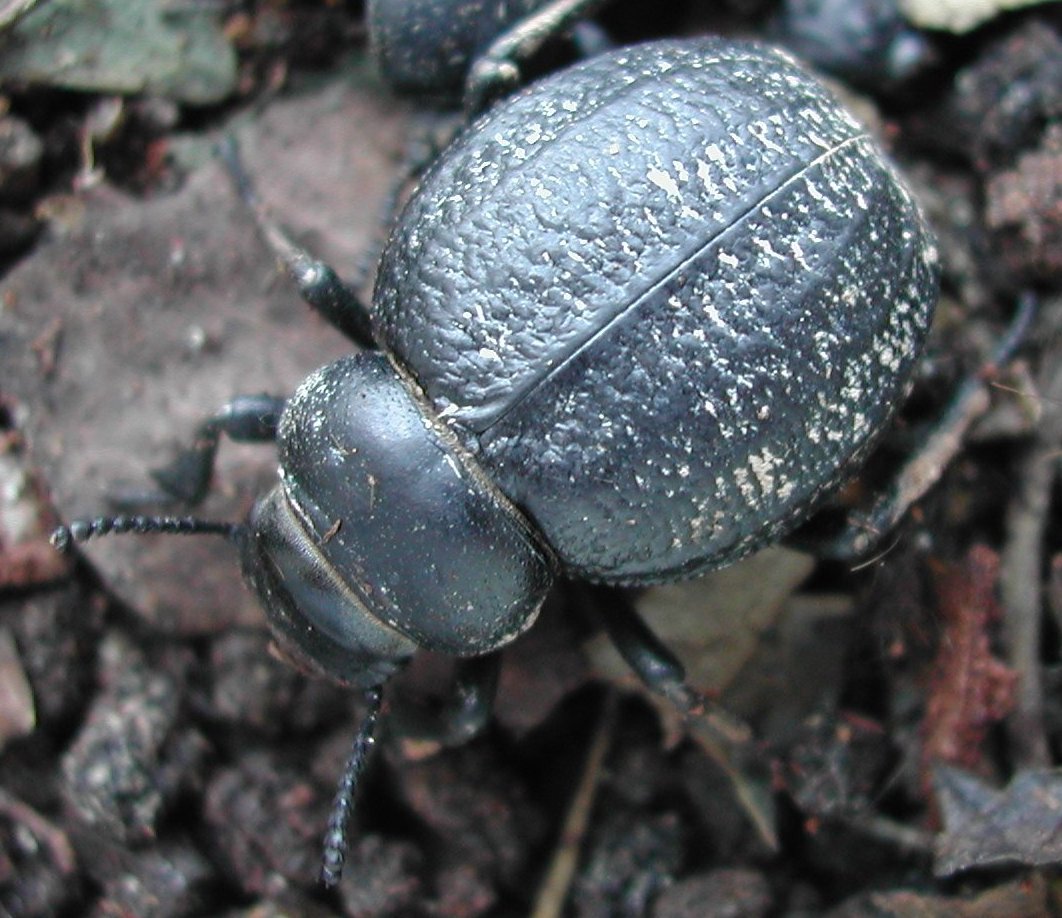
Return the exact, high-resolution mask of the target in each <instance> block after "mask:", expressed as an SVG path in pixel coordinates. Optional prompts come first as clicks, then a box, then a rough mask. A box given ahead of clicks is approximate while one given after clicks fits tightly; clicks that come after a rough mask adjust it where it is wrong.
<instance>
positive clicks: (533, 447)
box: [55, 39, 937, 882]
mask: <svg viewBox="0 0 1062 918" xmlns="http://www.w3.org/2000/svg"><path fill="white" fill-rule="evenodd" d="M236 171H237V177H238V178H240V179H241V180H242V181H243V182H244V187H243V192H244V194H245V196H246V197H248V198H249V199H250V200H252V202H253V192H252V191H251V190H250V189H249V186H247V185H246V180H245V177H243V176H240V175H239V173H238V170H236ZM267 230H268V227H267ZM267 236H269V238H270V239H271V241H272V242H273V244H274V246H275V247H276V248H277V249H278V250H280V251H281V252H282V253H283V254H285V256H286V259H287V261H288V262H289V266H290V267H291V268H292V271H293V273H294V274H295V276H296V279H297V280H298V281H299V284H300V286H301V287H302V291H303V293H304V295H305V296H306V298H307V299H308V300H309V301H310V302H311V305H314V306H315V307H316V308H318V309H319V310H321V311H322V312H323V313H324V314H325V315H326V316H328V317H329V318H330V319H331V320H332V321H334V322H335V323H336V324H338V325H339V326H340V327H342V328H343V329H344V330H345V331H347V332H348V333H349V334H350V336H351V337H352V338H353V339H354V340H355V341H357V342H359V343H360V344H362V345H364V346H366V347H367V348H369V349H370V350H369V351H368V352H362V353H357V354H355V355H353V356H350V357H348V358H346V359H343V360H340V361H338V362H336V363H333V364H331V365H329V366H326V367H324V368H322V369H321V370H318V371H317V372H315V373H314V374H312V375H311V376H310V377H309V378H308V379H307V380H306V381H305V382H304V383H303V384H302V385H301V386H300V387H299V389H298V390H297V391H296V392H295V394H294V395H293V396H292V397H291V398H290V400H288V401H287V402H286V403H285V402H284V400H282V399H271V398H267V397H264V396H262V397H249V398H244V399H238V400H236V401H234V402H233V403H232V404H231V405H229V406H227V407H226V408H225V409H223V410H222V411H221V412H220V413H219V414H218V415H216V416H215V417H213V418H211V419H209V420H208V421H206V422H205V423H204V424H203V426H202V428H201V429H200V431H199V432H198V434H197V438H196V441H197V443H196V447H195V448H193V449H192V450H189V451H188V452H187V453H185V454H182V456H181V457H179V459H178V461H177V462H176V463H175V464H174V465H173V466H171V467H170V468H168V469H166V470H164V471H163V472H162V473H160V474H159V475H158V476H157V477H158V478H159V480H160V481H161V482H162V483H163V484H164V485H165V486H166V487H167V489H168V490H170V491H171V492H174V493H180V494H183V495H184V496H185V497H187V498H190V499H195V498H196V497H198V496H201V494H202V493H203V492H204V490H205V488H206V486H207V483H208V481H209V476H210V468H211V463H212V460H213V456H214V451H215V449H216V447H217V442H218V438H219V435H220V434H221V433H222V432H224V433H227V434H228V435H229V436H230V437H232V438H234V439H239V440H268V439H273V438H275V439H276V441H277V443H278V446H279V450H280V481H279V483H278V484H277V486H276V487H275V488H274V489H273V490H272V491H270V492H269V493H268V494H267V495H266V496H265V497H264V498H262V499H261V500H260V501H259V502H258V503H257V504H256V506H255V507H254V509H253V510H252V512H251V515H250V518H249V520H248V521H247V523H246V524H244V525H236V524H211V523H201V522H198V521H195V520H190V519H182V518H166V517H119V518H102V519H99V520H92V521H86V522H81V523H76V524H72V525H71V526H70V528H69V529H61V530H59V531H58V532H57V533H56V536H55V541H56V543H57V544H59V545H63V544H69V542H70V541H71V538H73V539H76V540H82V539H86V538H88V537H90V536H92V535H95V534H100V533H103V532H108V531H129V530H135V531H145V532H146V531H217V532H223V533H225V534H227V535H229V536H230V537H232V538H233V539H234V540H235V541H237V542H238V543H239V545H240V549H241V553H242V557H243V569H244V573H245V575H246V577H247V579H248V580H249V582H250V583H251V584H252V585H253V587H254V589H255V590H256V591H257V593H258V594H259V596H260V598H261V600H262V602H263V605H264V606H265V609H266V612H267V615H268V618H269V621H270V624H271V626H272V628H273V631H274V634H275V637H276V640H277V642H278V644H279V645H280V646H281V647H282V648H283V649H285V650H286V651H287V653H288V654H289V655H290V656H292V657H293V658H295V659H296V660H297V661H298V662H300V663H301V664H302V665H303V666H304V667H305V668H307V669H309V670H311V671H313V672H316V673H320V674H323V675H325V676H328V677H331V678H333V679H336V680H338V681H340V682H343V683H346V684H350V685H355V686H361V687H366V688H368V689H369V694H370V698H371V700H372V705H371V710H370V714H369V717H368V719H367V726H366V727H365V728H363V730H362V731H361V733H359V737H358V740H357V742H356V744H355V754H354V756H353V757H352V761H351V766H350V768H349V769H348V772H347V774H346V775H345V776H344V780H343V784H342V786H341V793H340V796H339V798H338V800H337V804H336V810H335V812H334V815H333V820H332V823H331V826H330V830H329V836H328V841H327V847H326V864H325V870H324V876H325V879H326V881H328V882H334V881H335V879H336V878H337V877H338V871H339V868H340V865H341V863H342V849H343V843H344V831H345V821H346V817H347V814H348V812H349V809H350V806H351V801H350V797H351V793H352V787H353V784H354V782H355V779H356V774H357V771H358V769H359V768H360V767H361V764H362V763H363V761H364V754H365V751H366V750H367V748H368V744H369V742H370V737H369V730H370V729H371V724H372V723H373V722H374V721H375V718H376V713H377V710H378V706H379V699H380V689H379V687H380V686H381V684H382V683H383V682H384V681H385V680H386V679H388V678H389V677H390V676H391V675H392V674H393V673H394V672H395V670H396V669H397V668H398V667H399V666H401V665H402V663H403V662H405V661H406V660H407V659H408V658H409V657H410V656H411V655H412V654H413V653H414V651H415V650H416V649H418V648H419V647H424V648H430V649H433V650H441V651H445V652H448V653H451V654H454V655H457V656H459V657H467V658H479V659H482V658H483V655H487V654H490V653H491V652H492V651H495V650H497V649H498V648H501V647H503V646H504V645H505V644H507V643H509V642H510V641H512V640H513V639H514V638H515V637H516V636H517V635H518V634H520V632H522V631H523V630H524V629H525V628H527V627H528V626H529V625H530V624H531V623H532V621H533V620H534V618H535V615H536V613H537V611H538V609H539V606H540V604H541V602H542V600H543V597H544V596H545V594H546V591H547V590H548V589H549V586H550V583H551V581H552V579H553V577H554V576H555V575H556V574H557V573H559V572H563V573H565V574H569V575H572V576H578V577H583V578H587V579H590V580H594V581H597V582H602V583H613V584H646V583H652V582H654V581H662V580H670V579H678V578H682V577H689V576H693V575H695V574H698V573H701V572H704V571H707V570H710V569H712V568H716V567H720V566H722V565H724V564H727V563H730V562H732V561H735V560H737V559H738V558H740V557H742V556H743V555H746V554H748V553H749V552H751V551H754V550H755V549H757V548H759V547H761V546H764V545H766V544H768V543H770V542H773V541H775V540H777V539H779V538H780V537H782V536H783V535H785V534H786V533H788V532H790V531H791V530H792V529H793V528H794V527H796V526H797V525H798V524H799V523H801V522H802V521H803V520H805V519H806V518H807V516H808V515H809V514H810V513H811V511H812V510H813V509H814V508H815V507H816V505H817V504H818V503H819V502H820V501H821V499H822V498H823V497H824V496H825V495H827V494H828V493H829V492H830V491H831V490H832V489H834V488H835V487H836V486H837V485H838V484H839V483H840V482H841V481H842V480H843V479H844V477H845V476H846V475H847V474H848V473H849V472H850V471H851V470H852V468H853V465H854V464H855V463H857V462H858V461H859V460H860V459H861V458H862V457H863V456H864V455H865V454H866V453H867V451H868V449H869V448H870V446H871V444H872V443H873V441H874V439H875V437H876V435H877V434H878V433H879V432H880V431H881V430H882V428H883V426H884V425H885V423H886V422H887V420H888V419H889V417H890V415H891V414H892V412H893V410H894V408H895V406H896V405H897V403H898V401H899V400H900V399H901V398H902V396H903V394H904V392H905V390H906V387H907V385H908V379H909V376H910V373H911V369H912V367H913V366H914V363H915V360H916V358H917V355H918V353H919V350H920V347H921V345H922V343H923V340H924V338H925V335H926V332H927V329H928V325H929V322H930V318H931V314H932V309H933V305H934V302H935V298H936V288H937V269H936V250H935V247H934V244H933V241H932V238H931V235H930V233H929V231H928V229H927V227H926V225H925V223H924V221H923V219H922V217H921V216H920V214H919V212H918V209H917V207H916V205H915V203H914V202H913V200H912V198H911V196H910V194H909V193H908V192H907V191H906V190H905V188H904V187H903V185H902V184H901V183H900V181H899V180H898V178H897V176H896V174H895V173H894V171H893V169H892V168H891V167H890V166H889V165H888V163H887V162H886V161H885V159H884V157H883V156H882V154H881V152H880V151H879V149H878V147H877V145H876V144H875V143H874V141H873V140H872V139H871V138H870V137H869V136H868V135H867V132H866V131H865V129H864V128H862V127H861V126H860V125H859V124H858V123H857V122H856V121H855V120H854V119H853V118H851V117H850V116H849V115H848V114H847V113H846V112H845V110H844V109H843V108H842V107H841V106H840V105H838V103H837V102H836V101H835V100H834V99H833V98H832V97H831V96H830V95H829V94H828V93H827V91H826V90H825V89H824V88H823V87H822V86H821V85H820V84H819V83H818V82H816V81H815V80H814V79H813V78H812V77H810V76H809V75H808V74H807V73H806V72H805V71H804V70H803V69H801V68H800V67H799V66H798V65H797V64H796V63H795V62H794V61H793V60H792V59H790V58H789V57H787V56H786V55H784V54H782V53H781V52H777V51H774V50H771V49H768V48H766V47H763V46H759V45H755V44H745V43H735V42H728V41H722V40H716V39H704V40H690V41H668V42H657V43H650V44H646V45H642V46H638V47H632V48H629V49H625V50H621V51H618V52H614V53H611V54H608V55H604V56H601V57H598V58H595V59H593V60H591V61H588V62H585V63H583V64H580V65H578V66H576V67H574V68H572V69H570V70H568V71H566V72H563V73H560V74H556V75H554V76H553V77H550V78H547V79H545V80H543V81H542V82H540V83H538V84H536V85H534V86H532V87H530V88H529V89H526V90H524V91H522V92H521V93H518V94H517V95H515V96H513V97H511V98H510V99H508V100H506V101H505V102H503V103H500V104H498V105H497V106H496V107H495V108H494V109H493V110H492V111H490V112H489V113H488V114H487V115H485V116H483V117H482V118H480V119H479V120H478V121H476V122H475V123H474V124H473V125H472V126H471V127H470V128H469V129H468V130H466V131H465V132H464V133H463V134H462V135H461V136H459V138H458V139H457V140H456V141H455V143H454V144H453V145H452V147H451V148H449V149H448V150H447V151H446V152H445V153H444V155H443V156H442V157H440V159H439V160H438V161H437V162H435V163H434V164H433V166H432V167H431V169H430V170H429V172H428V174H427V175H426V177H425V178H424V180H423V182H422V184H421V185H420V187H419V188H418V189H417V191H416V192H415V193H414V195H413V197H412V198H411V200H410V202H409V203H408V205H407V207H406V208H405V210H404V212H403V214H402V216H401V218H400V220H399V222H398V224H397V225H396V227H395V229H394V232H393V234H392V236H391V239H390V242H389V243H388V246H387V249H386V251H385V252H384V255H383V258H382V261H381V265H380V269H379V272H378V278H377V284H376V289H375V294H374V297H373V308H372V310H371V311H370V310H367V309H365V308H364V306H362V305H361V304H360V303H359V302H358V301H357V300H356V298H355V296H354V295H353V294H352V293H351V292H350V291H349V290H348V289H347V288H344V287H343V286H342V285H341V284H340V283H339V282H338V280H337V279H336V278H335V275H334V274H333V273H331V272H330V270H329V269H327V267H326V266H323V265H321V264H320V263H319V262H314V261H313V260H312V259H310V258H309V257H308V256H306V255H305V253H302V252H300V251H297V250H292V249H289V248H287V246H288V244H287V243H286V241H285V240H283V239H279V238H277V237H276V236H275V234H273V235H270V234H269V233H268V232H267ZM621 618H622V617H621ZM609 629H610V632H611V633H612V635H613V637H614V639H615V640H616V641H617V643H618V645H619V646H620V649H621V650H622V651H623V652H624V654H625V656H626V657H627V658H628V660H630V662H631V663H632V665H634V667H635V668H636V670H637V671H638V672H639V674H640V675H641V676H642V678H643V679H645V680H646V681H647V682H648V683H650V684H651V685H653V686H654V687H656V688H658V689H660V690H662V691H664V692H665V693H667V694H669V695H670V696H671V697H674V698H676V700H678V701H679V702H680V703H683V704H685V706H686V707H687V708H691V707H693V705H692V704H690V703H689V700H690V694H689V693H688V690H686V689H685V687H684V685H683V684H682V679H683V676H682V671H681V667H680V666H679V665H678V664H677V662H676V661H674V660H673V658H671V657H670V656H669V655H668V654H667V652H666V651H665V650H663V649H662V648H660V647H659V645H657V644H655V643H654V641H653V638H652V636H651V635H649V634H648V633H647V631H646V630H645V629H644V626H641V625H640V623H639V622H637V621H636V620H634V621H632V620H629V619H624V620H616V621H610V622H609ZM487 659H490V658H487ZM474 665H475V661H474ZM483 671H485V672H487V673H488V676H487V677H486V678H484V679H483V681H484V682H489V671H490V667H489V666H486V667H483ZM480 676H482V672H481V673H480ZM474 720H475V718H473V721H474Z"/></svg>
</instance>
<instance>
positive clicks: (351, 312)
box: [217, 135, 376, 350]
mask: <svg viewBox="0 0 1062 918" xmlns="http://www.w3.org/2000/svg"><path fill="white" fill-rule="evenodd" d="M217 152H218V155H219V156H220V158H221V161H222V162H223V163H224V164H225V168H226V170H227V171H228V173H229V177H230V178H231V179H232V183H233V185H234V186H235V188H236V192H237V194H239V196H240V198H241V199H242V200H243V201H244V203H245V204H246V205H247V207H248V209H249V210H250V211H251V214H252V215H253V216H254V220H255V223H256V225H257V227H258V232H259V234H260V235H261V236H262V239H263V240H264V242H265V244H266V245H267V246H268V247H269V250H270V251H271V252H272V253H273V255H274V256H275V257H276V259H277V260H278V261H279V262H280V263H281V264H282V265H283V266H284V267H285V269H287V271H288V273H289V274H290V275H291V278H292V280H294V281H295V285H296V287H297V288H298V290H299V294H300V295H301V296H302V298H303V299H304V300H305V301H306V302H307V303H308V304H309V305H310V307H311V308H313V309H314V310H316V311H317V312H318V313H319V314H320V315H321V316H322V317H323V318H324V319H325V320H327V321H328V322H329V324H331V325H333V326H334V327H335V328H337V329H338V330H339V331H340V332H342V333H343V334H344V335H346V336H347V337H348V338H350V340H351V341H353V342H354V343H355V344H358V345H360V346H361V347H364V348H368V349H370V350H375V349H376V343H375V341H374V340H373V335H372V321H371V319H370V316H369V310H368V307H367V306H366V305H365V302H364V301H363V300H362V298H361V297H360V296H358V294H357V292H356V291H355V290H354V287H353V285H351V284H347V283H344V282H343V280H342V279H341V278H340V277H339V275H338V274H336V272H335V271H334V270H333V269H332V268H331V267H330V266H329V265H327V264H325V263H324V262H323V261H321V260H320V259H318V258H314V257H313V256H312V255H311V254H310V253H309V252H307V251H306V250H305V249H303V248H301V247H300V246H298V245H296V244H295V243H294V242H293V241H292V240H291V238H290V237H289V236H288V235H287V234H286V233H285V232H284V231H283V230H282V229H281V228H280V227H279V226H278V225H277V223H276V222H275V221H273V220H272V219H271V218H270V216H269V214H268V213H267V212H266V208H265V205H264V204H263V203H262V201H261V199H260V198H259V197H258V192H257V191H256V190H255V187H254V182H253V181H252V180H251V176H250V175H249V174H248V172H247V170H246V169H245V168H244V165H243V162H242V160H241V158H240V150H239V146H238V144H237V143H236V139H235V138H234V137H232V136H231V135H229V136H226V137H225V138H224V139H223V140H222V141H221V142H220V143H219V144H218V148H217Z"/></svg>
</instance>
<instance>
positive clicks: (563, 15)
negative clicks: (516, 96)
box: [465, 0, 608, 117]
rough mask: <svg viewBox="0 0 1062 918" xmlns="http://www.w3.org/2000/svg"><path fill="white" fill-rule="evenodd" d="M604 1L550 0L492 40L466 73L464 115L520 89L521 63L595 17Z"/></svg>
mask: <svg viewBox="0 0 1062 918" xmlns="http://www.w3.org/2000/svg"><path fill="white" fill-rule="evenodd" d="M607 2H608V0H552V2H550V3H547V4H546V5H545V6H543V7H542V8H541V9H540V10H538V11H537V12H535V13H532V14H531V15H529V16H527V17H526V18H524V19H521V20H520V21H519V22H518V23H516V25H514V26H513V27H512V28H510V29H509V30H508V31H507V32H504V33H503V34H502V35H501V36H499V37H498V38H497V39H495V41H494V42H493V43H492V44H491V45H490V47H488V48H487V50H486V51H485V52H484V53H483V54H482V55H481V56H480V57H479V58H478V59H477V60H476V62H475V63H474V64H473V65H472V68H471V69H470V70H469V73H468V79H467V80H466V82H465V113H466V115H468V116H469V117H471V116H473V115H478V114H479V113H480V112H482V111H483V110H484V109H485V108H486V107H487V106H488V105H490V103H491V102H493V101H494V100H495V99H497V98H499V97H500V96H503V95H505V94H506V93H508V92H511V91H512V90H513V89H515V88H516V87H517V86H519V85H520V81H521V73H520V64H521V63H522V62H523V61H525V60H527V59H528V58H530V57H532V56H533V55H534V54H535V53H536V52H537V51H538V49H539V48H541V47H542V45H543V44H544V43H545V42H546V41H548V40H549V39H550V38H553V37H554V36H555V35H558V34H560V33H562V32H564V31H565V30H566V29H570V28H572V27H573V26H575V25H576V24H577V22H578V21H579V20H581V19H585V18H587V17H588V16H592V15H594V13H596V12H597V11H598V10H599V9H600V8H601V7H603V6H605V4H606V3H607ZM591 50H592V49H591Z"/></svg>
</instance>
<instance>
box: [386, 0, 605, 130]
mask: <svg viewBox="0 0 1062 918" xmlns="http://www.w3.org/2000/svg"><path fill="white" fill-rule="evenodd" d="M607 2H609V0H369V3H368V6H367V8H366V12H365V16H366V22H367V24H368V28H369V39H370V45H371V48H372V53H373V57H374V59H375V60H376V65H377V68H378V69H379V71H380V73H381V75H382V76H383V77H384V79H385V80H386V81H387V82H388V83H389V84H390V85H391V86H393V87H394V88H395V89H397V90H399V91H401V92H408V93H415V94H417V95H421V96H428V97H435V98H437V99H439V100H441V101H448V100H452V99H459V98H463V99H464V101H465V107H466V109H467V110H468V111H469V112H478V111H480V110H481V109H482V108H483V107H484V105H485V104H486V103H487V102H488V101H490V99H492V98H494V97H496V96H498V95H500V94H502V93H503V92H505V91H507V90H510V89H512V88H514V87H516V86H517V85H519V83H520V80H521V74H520V65H521V63H522V62H524V61H526V60H527V59H529V58H530V57H532V56H533V55H534V54H535V53H537V51H538V50H539V49H540V48H541V47H542V45H543V44H544V43H545V42H547V41H548V40H549V39H551V38H554V37H556V36H558V35H561V34H563V33H564V32H565V31H567V30H569V29H571V28H572V27H574V26H576V24H577V23H578V22H579V21H580V20H583V19H585V18H586V17H588V16H592V15H593V14H594V13H595V12H596V11H597V10H598V9H599V8H600V7H602V6H604V5H605V4H606V3H607ZM585 31H586V30H584V33H585ZM584 40H585V41H586V42H587V43H589V44H590V45H591V46H594V47H596V46H597V45H598V43H600V42H601V41H602V37H601V36H600V35H599V34H597V33H590V34H588V35H587V34H584Z"/></svg>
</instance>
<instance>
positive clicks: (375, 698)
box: [321, 685, 383, 889]
mask: <svg viewBox="0 0 1062 918" xmlns="http://www.w3.org/2000/svg"><path fill="white" fill-rule="evenodd" d="M365 701H366V703H367V704H368V706H369V710H368V712H367V713H366V715H365V719H364V720H363V721H362V722H361V726H360V727H359V728H358V733H357V736H355V737H354V744H353V745H352V746H351V749H350V758H349V759H347V765H346V768H344V769H343V775H342V777H340V779H339V788H338V790H337V791H336V797H335V800H334V801H333V803H332V814H331V815H330V816H329V817H328V830H327V831H326V832H325V837H324V851H323V853H322V855H321V882H322V883H323V884H324V885H325V886H326V887H327V888H328V889H331V888H332V887H333V886H335V885H336V884H337V883H338V882H339V878H340V877H341V876H342V875H343V861H344V859H345V858H346V855H347V829H348V828H349V827H350V817H351V814H352V813H353V812H354V795H355V794H356V793H357V790H358V779H359V778H360V777H361V773H362V771H363V770H364V769H365V763H366V762H367V761H368V759H369V752H370V751H371V750H372V745H373V741H374V740H373V731H374V730H375V729H376V721H377V719H378V718H379V716H380V704H381V702H382V701H383V686H382V685H375V686H373V687H372V688H370V689H366V690H365Z"/></svg>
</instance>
